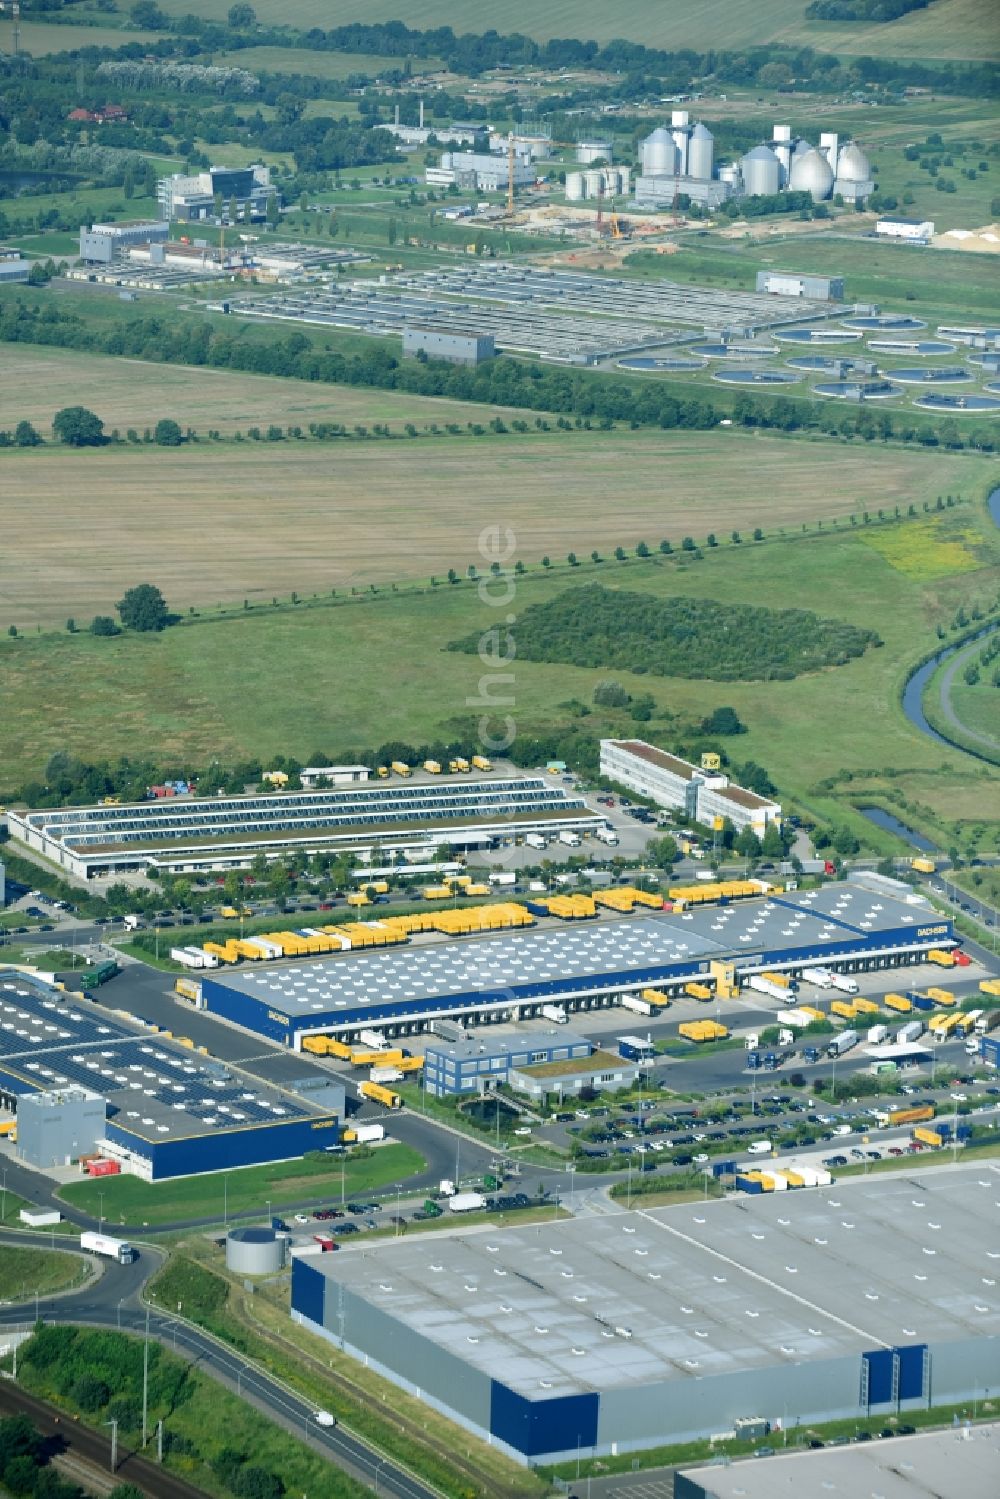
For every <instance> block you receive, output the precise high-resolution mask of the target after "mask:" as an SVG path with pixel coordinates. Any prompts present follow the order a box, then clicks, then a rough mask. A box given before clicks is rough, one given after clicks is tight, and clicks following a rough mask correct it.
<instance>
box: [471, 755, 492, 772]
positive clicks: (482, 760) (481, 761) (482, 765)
mask: <svg viewBox="0 0 1000 1499" xmlns="http://www.w3.org/2000/svg"><path fill="white" fill-rule="evenodd" d="M472 763H473V765H474V766H475V768H476V770H492V769H493V761H492V760H487V758H486V756H485V755H473V757H472Z"/></svg>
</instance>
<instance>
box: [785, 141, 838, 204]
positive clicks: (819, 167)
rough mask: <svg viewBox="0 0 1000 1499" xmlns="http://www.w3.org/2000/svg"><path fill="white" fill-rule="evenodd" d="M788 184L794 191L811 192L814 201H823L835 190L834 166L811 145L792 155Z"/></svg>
mask: <svg viewBox="0 0 1000 1499" xmlns="http://www.w3.org/2000/svg"><path fill="white" fill-rule="evenodd" d="M788 186H789V187H790V188H791V190H792V192H793V193H811V194H812V200H813V202H814V203H821V202H822V201H823V199H824V198H828V197H829V196H830V194H831V193H832V192H833V168H832V167H831V166H830V163H829V162H828V161H827V159H826V157H825V156H824V155H823V154H822V153H821V152H820V151H817V150H816V148H815V146H810V147H809V149H808V150H807V151H803V152H802V154H801V155H795V156H793V157H792V170H791V172H790V173H789V175H788Z"/></svg>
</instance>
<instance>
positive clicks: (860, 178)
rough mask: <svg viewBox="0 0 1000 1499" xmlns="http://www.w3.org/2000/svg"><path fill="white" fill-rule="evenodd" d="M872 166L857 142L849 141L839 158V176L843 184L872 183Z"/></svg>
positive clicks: (842, 148) (843, 147)
mask: <svg viewBox="0 0 1000 1499" xmlns="http://www.w3.org/2000/svg"><path fill="white" fill-rule="evenodd" d="M871 175H872V164H871V162H870V161H869V160H868V157H867V156H866V155H865V153H864V152H863V151H862V149H861V147H860V146H859V145H858V143H857V141H848V142H847V145H846V146H842V147H841V151H840V155H839V156H838V157H837V176H838V177H839V178H840V179H841V180H842V181H843V182H870V181H871Z"/></svg>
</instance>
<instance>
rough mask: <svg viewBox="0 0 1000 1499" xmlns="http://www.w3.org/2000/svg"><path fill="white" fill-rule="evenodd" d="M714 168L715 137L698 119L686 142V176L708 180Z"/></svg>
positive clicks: (702, 180) (701, 180)
mask: <svg viewBox="0 0 1000 1499" xmlns="http://www.w3.org/2000/svg"><path fill="white" fill-rule="evenodd" d="M714 168H715V137H714V136H713V135H712V132H711V131H710V130H707V129H706V128H705V126H704V125H703V124H702V123H701V121H700V120H699V122H698V124H697V125H696V126H695V127H694V129H693V130H692V132H691V140H690V142H689V144H688V159H687V170H688V176H689V177H695V178H696V179H697V180H698V181H699V182H710V181H711V179H712V174H713V171H714Z"/></svg>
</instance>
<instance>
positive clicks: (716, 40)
mask: <svg viewBox="0 0 1000 1499" xmlns="http://www.w3.org/2000/svg"><path fill="white" fill-rule="evenodd" d="M189 4H190V0H164V3H163V9H164V10H166V11H168V12H169V13H170V14H172V15H182V14H183V13H184V11H185V9H186V8H188V7H189ZM805 6H806V0H765V3H763V4H761V3H759V0H758V3H755V0H703V3H702V4H700V5H697V6H691V5H689V4H686V3H684V0H620V3H619V4H618V5H616V6H614V7H612V8H609V7H608V6H606V5H604V4H602V3H600V0H546V3H545V4H543V5H537V4H536V5H532V4H530V3H529V0H511V3H509V4H508V5H507V7H506V8H505V9H504V12H503V15H502V16H501V17H499V18H498V17H497V16H490V17H486V16H485V15H484V13H483V8H482V5H481V4H478V3H477V0H410V3H409V4H407V5H403V4H401V0H339V3H338V4H337V6H336V13H335V14H331V10H330V6H329V5H328V4H327V3H326V0H280V3H279V0H260V3H259V4H258V5H257V6H256V7H255V9H256V11H257V15H258V17H259V18H260V20H261V21H264V22H268V23H273V24H286V25H299V26H331V25H345V24H348V23H349V22H352V21H393V20H404V21H405V22H406V24H407V25H408V26H412V27H414V28H418V29H426V28H429V27H434V26H452V27H454V30H455V31H456V33H458V34H461V33H462V32H466V31H472V32H481V31H483V30H485V29H486V28H487V26H489V25H492V26H495V27H496V28H497V29H498V30H499V31H502V32H512V31H521V32H525V33H527V34H528V35H529V36H534V37H537V38H539V39H540V40H545V39H547V38H548V37H553V36H557V37H581V38H593V39H594V40H596V41H599V42H607V41H610V40H612V39H613V38H614V37H627V38H628V39H629V40H630V41H634V42H644V43H645V44H646V45H647V46H650V47H665V48H667V49H673V50H678V49H681V48H686V47H690V48H695V49H703V50H705V49H709V48H713V47H741V46H762V45H764V44H766V43H767V42H771V41H787V42H791V43H794V44H795V45H797V46H811V47H813V48H815V49H816V50H817V51H833V52H846V53H852V54H856V55H866V54H867V55H874V56H895V57H959V58H965V57H968V58H977V59H979V58H982V57H985V56H990V55H995V53H994V52H993V51H991V47H992V48H994V49H995V47H996V42H997V32H996V27H995V24H994V20H993V17H994V14H995V13H994V11H993V8H992V5H991V3H990V0H935V3H934V4H933V5H932V6H931V7H930V8H929V10H928V11H922V12H920V13H918V15H916V16H913V17H906V18H905V19H904V20H903V21H898V22H895V23H893V24H892V25H889V26H870V27H869V26H866V27H857V26H849V25H845V26H843V27H839V26H831V25H830V24H829V23H827V22H812V21H806V20H805V15H804V12H805ZM227 9H228V0H201V4H200V6H199V14H203V15H205V16H209V17H214V18H221V17H223V16H225V14H226V11H227Z"/></svg>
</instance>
